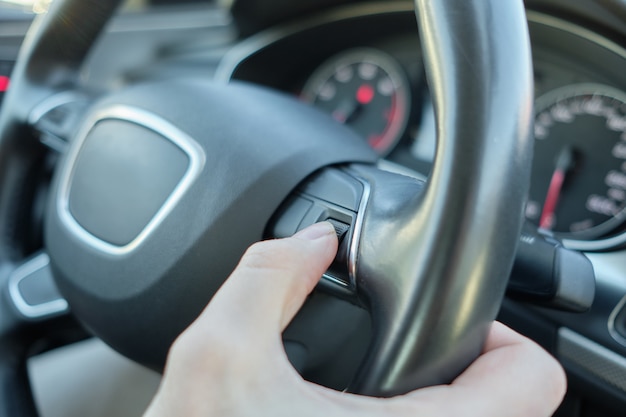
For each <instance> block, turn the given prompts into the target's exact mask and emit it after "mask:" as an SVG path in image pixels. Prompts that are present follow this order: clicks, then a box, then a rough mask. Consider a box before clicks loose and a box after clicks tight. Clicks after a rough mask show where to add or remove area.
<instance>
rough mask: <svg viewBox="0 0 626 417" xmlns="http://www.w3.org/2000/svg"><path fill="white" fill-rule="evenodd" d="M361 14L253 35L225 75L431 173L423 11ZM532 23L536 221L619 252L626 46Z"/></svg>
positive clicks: (391, 8)
mask: <svg viewBox="0 0 626 417" xmlns="http://www.w3.org/2000/svg"><path fill="white" fill-rule="evenodd" d="M352 13H353V16H351V17H350V18H342V17H340V16H331V15H329V16H326V18H325V19H324V18H321V19H322V21H321V22H317V23H313V22H302V23H299V24H298V26H299V28H298V29H295V28H287V29H282V30H284V33H280V32H281V30H277V31H275V32H274V33H271V32H270V33H264V34H262V35H259V36H257V37H252V38H251V39H249V40H247V41H245V42H243V43H242V44H240V45H238V46H237V47H235V48H234V49H233V50H231V51H230V52H229V53H228V54H227V55H226V56H225V58H224V60H223V61H222V64H221V65H220V67H219V68H218V73H217V77H218V78H219V79H223V80H225V81H230V80H242V81H247V82H252V83H257V84H262V85H266V86H269V87H272V88H275V89H279V90H282V91H285V92H286V93H288V94H293V95H295V96H297V97H299V98H300V99H301V100H303V101H305V102H308V103H310V104H312V105H313V106H315V107H318V108H319V109H320V110H322V111H324V112H326V113H328V114H330V115H331V116H332V117H333V118H335V119H336V120H337V121H338V122H340V123H344V124H347V125H349V126H351V127H352V128H353V129H355V130H356V131H357V132H358V133H359V134H360V135H361V136H362V137H363V138H364V140H365V141H367V142H368V143H369V144H370V146H371V147H372V148H373V149H374V150H375V151H376V152H377V153H378V154H379V155H381V156H382V157H384V158H385V159H387V160H389V161H393V162H395V163H398V164H400V165H402V166H404V167H407V168H410V169H412V170H415V171H416V172H418V173H419V174H422V175H424V176H427V175H428V173H429V170H430V167H431V164H432V160H433V157H434V152H435V149H436V143H435V137H436V132H435V119H434V111H433V106H432V102H431V98H430V93H429V90H428V85H427V82H426V75H425V74H424V70H423V64H422V56H421V53H420V46H419V40H418V37H417V36H416V34H417V33H418V28H417V27H416V25H415V21H414V19H413V16H412V10H407V7H406V4H404V5H402V4H396V5H387V6H385V7H380V10H373V8H371V7H368V8H364V10H362V11H360V12H359V11H357V10H354V11H353V12H352ZM528 19H529V28H530V33H531V37H532V45H533V59H534V74H535V96H536V108H535V112H536V120H535V121H536V123H535V132H534V133H535V139H536V140H535V159H534V166H533V177H532V185H531V190H530V196H529V201H528V204H527V207H526V217H527V219H528V220H529V221H530V222H531V223H533V224H535V225H536V226H537V227H541V228H542V229H543V230H546V231H550V232H551V233H553V234H554V235H555V236H557V237H558V238H559V239H563V240H566V241H567V242H568V244H567V246H568V247H571V248H576V249H594V250H606V249H614V248H615V247H617V246H619V245H620V244H622V243H623V242H624V241H626V236H625V235H623V233H622V232H623V231H624V230H625V229H624V220H625V217H626V212H625V211H624V210H625V208H626V164H625V162H626V93H624V91H626V79H625V77H624V66H625V62H624V49H623V48H621V47H620V46H619V45H617V44H615V43H613V42H611V41H609V40H608V39H605V38H601V37H599V36H597V35H596V34H594V33H593V32H590V31H587V30H585V29H584V28H582V27H580V26H577V25H574V24H571V23H568V22H567V21H564V20H561V19H558V18H555V17H552V16H549V15H546V14H542V13H537V12H532V11H531V12H529V13H528ZM307 25H310V27H308V28H307ZM373 27H375V28H376V30H371V29H368V28H373ZM331 39H332V41H330V40H331ZM302 51H306V53H302ZM276 57H289V59H285V58H280V59H277V58H276Z"/></svg>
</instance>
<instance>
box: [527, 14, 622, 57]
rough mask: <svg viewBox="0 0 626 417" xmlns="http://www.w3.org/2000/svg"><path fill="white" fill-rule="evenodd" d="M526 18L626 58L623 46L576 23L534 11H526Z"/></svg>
mask: <svg viewBox="0 0 626 417" xmlns="http://www.w3.org/2000/svg"><path fill="white" fill-rule="evenodd" d="M526 17H527V18H528V21H529V22H532V23H539V24H542V25H544V26H550V27H553V28H555V29H560V30H562V31H564V32H569V33H571V34H573V35H576V36H578V37H581V38H584V39H587V40H588V41H591V42H593V43H595V44H597V45H598V46H601V47H603V48H604V49H608V50H609V51H611V52H613V53H615V54H616V55H619V56H621V57H623V58H626V49H624V48H623V47H622V46H620V45H618V44H617V43H615V42H613V41H611V40H609V39H607V38H605V37H603V36H600V35H598V34H597V33H595V32H592V31H591V30H588V29H585V28H584V27H582V26H578V25H576V24H574V23H571V22H568V21H566V20H563V19H560V18H558V17H554V16H550V15H547V14H545V13H540V12H535V11H532V10H528V11H526Z"/></svg>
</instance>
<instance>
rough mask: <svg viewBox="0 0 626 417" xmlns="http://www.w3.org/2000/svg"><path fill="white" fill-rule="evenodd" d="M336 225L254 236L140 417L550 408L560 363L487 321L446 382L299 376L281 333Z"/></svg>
mask: <svg viewBox="0 0 626 417" xmlns="http://www.w3.org/2000/svg"><path fill="white" fill-rule="evenodd" d="M336 251H337V239H336V237H335V233H334V229H333V228H332V226H331V225H330V224H328V223H320V224H317V225H314V226H312V227H310V228H308V229H305V230H303V231H301V232H299V233H297V234H296V235H294V236H293V237H291V238H287V239H279V240H272V241H266V242H262V243H257V244H255V245H253V246H252V247H251V248H250V249H248V251H247V252H246V254H245V255H244V257H243V258H242V260H241V262H240V264H239V266H238V267H237V269H235V271H234V272H233V273H232V275H231V276H230V278H229V279H228V280H227V281H226V282H225V283H224V285H223V286H222V288H221V289H220V290H219V291H218V293H217V294H216V295H215V297H214V298H213V300H212V301H211V302H210V303H209V305H208V306H207V307H206V309H205V310H204V311H203V312H202V314H201V315H200V317H198V319H197V320H196V321H195V322H194V323H193V324H192V325H191V326H190V327H189V328H188V329H187V330H185V332H183V333H182V334H181V335H180V336H179V338H178V339H177V340H176V342H175V343H174V345H173V346H172V349H171V350H170V353H169V357H168V363H167V366H166V370H165V374H164V377H163V380H162V382H161V386H160V388H159V391H158V392H157V394H156V396H155V398H154V399H153V401H152V404H151V405H150V407H149V408H148V410H147V412H146V414H145V415H146V417H161V416H189V417H194V416H205V417H206V416H220V417H231V416H273V417H282V416H285V417H287V416H289V417H292V416H325V417H334V416H337V417H339V416H341V417H349V416H358V417H368V416H372V417H373V416H390V417H396V416H397V417H403V416H417V417H419V416H429V417H435V416H455V417H456V416H476V417H478V416H480V417H491V416H493V417H496V416H497V417H514V416H515V417H517V416H519V417H529V416H533V417H534V416H538V417H540V416H550V415H551V414H552V413H553V412H554V410H555V409H556V407H557V406H558V404H559V403H560V401H561V399H562V397H563V395H564V392H565V377H564V373H563V370H562V369H561V367H560V366H559V364H558V363H557V362H556V360H554V359H553V358H552V357H551V356H550V355H548V354H547V353H546V352H545V351H544V350H543V349H541V348H540V347H539V346H537V345H536V344H535V343H534V342H532V341H530V340H529V339H526V338H525V337H523V336H521V335H519V334H517V333H515V332H514V331H512V330H510V329H508V328H507V327H505V326H504V325H502V324H500V323H494V325H493V327H492V329H491V332H490V333H489V336H488V339H487V342H486V344H485V348H484V351H483V354H482V355H481V356H480V357H479V358H478V359H477V360H476V361H475V362H474V363H473V364H472V365H471V366H470V367H469V368H468V369H467V370H466V371H465V372H464V373H463V374H462V375H460V376H459V377H458V378H457V379H456V380H455V381H454V382H453V383H452V384H450V385H442V386H436V387H429V388H424V389H420V390H417V391H414V392H411V393H409V394H406V395H402V396H397V397H394V398H389V399H379V398H370V397H364V396H358V395H353V394H346V393H341V392H337V391H334V390H330V389H327V388H324V387H321V386H318V385H315V384H313V383H310V382H307V381H305V380H303V379H302V378H301V377H300V375H299V374H298V373H297V372H296V371H295V370H294V369H293V367H292V366H291V365H290V363H289V361H288V360H287V356H286V354H285V351H284V348H283V345H282V340H281V334H282V332H283V330H284V329H285V327H286V326H287V325H288V324H289V322H290V321H291V319H292V318H293V317H294V316H295V314H296V313H297V311H298V310H299V309H300V307H301V306H302V304H303V303H304V300H305V298H306V297H307V295H308V294H309V293H310V292H311V291H312V290H313V288H314V287H315V285H316V283H317V281H318V280H319V278H320V277H321V276H322V274H323V273H324V272H325V271H326V269H327V268H328V266H329V265H330V263H331V262H332V260H333V258H334V256H335V254H336Z"/></svg>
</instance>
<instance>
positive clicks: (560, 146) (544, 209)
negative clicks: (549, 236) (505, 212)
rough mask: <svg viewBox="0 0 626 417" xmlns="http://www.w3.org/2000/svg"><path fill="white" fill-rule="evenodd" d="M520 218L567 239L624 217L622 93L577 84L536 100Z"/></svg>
mask: <svg viewBox="0 0 626 417" xmlns="http://www.w3.org/2000/svg"><path fill="white" fill-rule="evenodd" d="M534 155H535V157H534V162H533V171H532V179H531V189H530V195H529V201H528V204H527V206H526V217H527V218H528V219H529V220H531V221H533V222H534V223H536V224H537V225H538V226H539V227H541V228H543V229H548V230H551V231H553V232H555V234H557V235H559V236H560V237H567V238H569V239H581V240H585V239H595V238H598V237H601V236H603V235H606V234H607V233H609V232H611V231H612V230H614V229H615V228H616V227H617V226H619V225H620V224H621V223H622V222H623V221H624V219H625V218H626V212H625V208H626V95H625V94H624V93H622V92H620V91H618V90H615V89H613V88H611V87H607V86H602V85H596V84H582V85H577V86H570V87H566V88H563V89H559V90H556V91H554V92H552V93H549V94H547V95H546V96H544V97H542V98H540V99H539V100H538V101H537V112H536V116H535V154H534Z"/></svg>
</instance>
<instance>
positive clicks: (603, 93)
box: [534, 83, 626, 250]
mask: <svg viewBox="0 0 626 417" xmlns="http://www.w3.org/2000/svg"><path fill="white" fill-rule="evenodd" d="M583 96H600V97H603V98H608V99H611V100H615V101H617V102H619V103H622V104H623V105H626V93H625V92H623V91H621V90H619V89H617V88H615V87H611V86H608V85H605V84H599V83H579V84H570V85H567V86H563V87H560V88H557V89H555V90H552V91H549V92H547V93H546V94H543V95H542V96H540V97H539V98H537V99H536V100H535V119H536V118H537V116H539V114H541V113H542V112H544V111H546V110H548V109H549V108H551V107H553V106H555V105H557V104H558V103H559V102H563V101H566V100H571V99H574V98H577V97H583ZM625 133H626V130H625V131H623V133H622V134H625ZM534 140H535V141H538V140H539V139H536V138H535V139H534ZM624 222H626V202H625V203H624V204H623V206H622V208H621V210H620V212H619V213H617V214H616V215H614V216H613V217H611V218H609V219H607V220H606V221H604V222H602V223H600V224H598V225H596V226H593V227H591V228H589V229H585V230H583V231H580V232H556V231H555V232H550V233H552V234H553V235H554V236H555V237H557V238H559V239H560V240H562V241H563V242H567V246H568V247H570V248H572V249H578V247H579V246H583V247H586V246H588V245H584V244H583V245H579V242H580V243H582V242H594V241H595V242H598V241H605V240H606V236H607V235H610V233H611V232H612V231H616V230H617V229H619V227H620V226H621V225H623V224H624ZM619 232H620V231H618V232H616V233H615V234H616V235H617V234H618V233H619ZM610 237H611V236H609V238H610ZM624 241H625V242H626V234H625V236H624ZM587 250H589V249H587Z"/></svg>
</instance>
